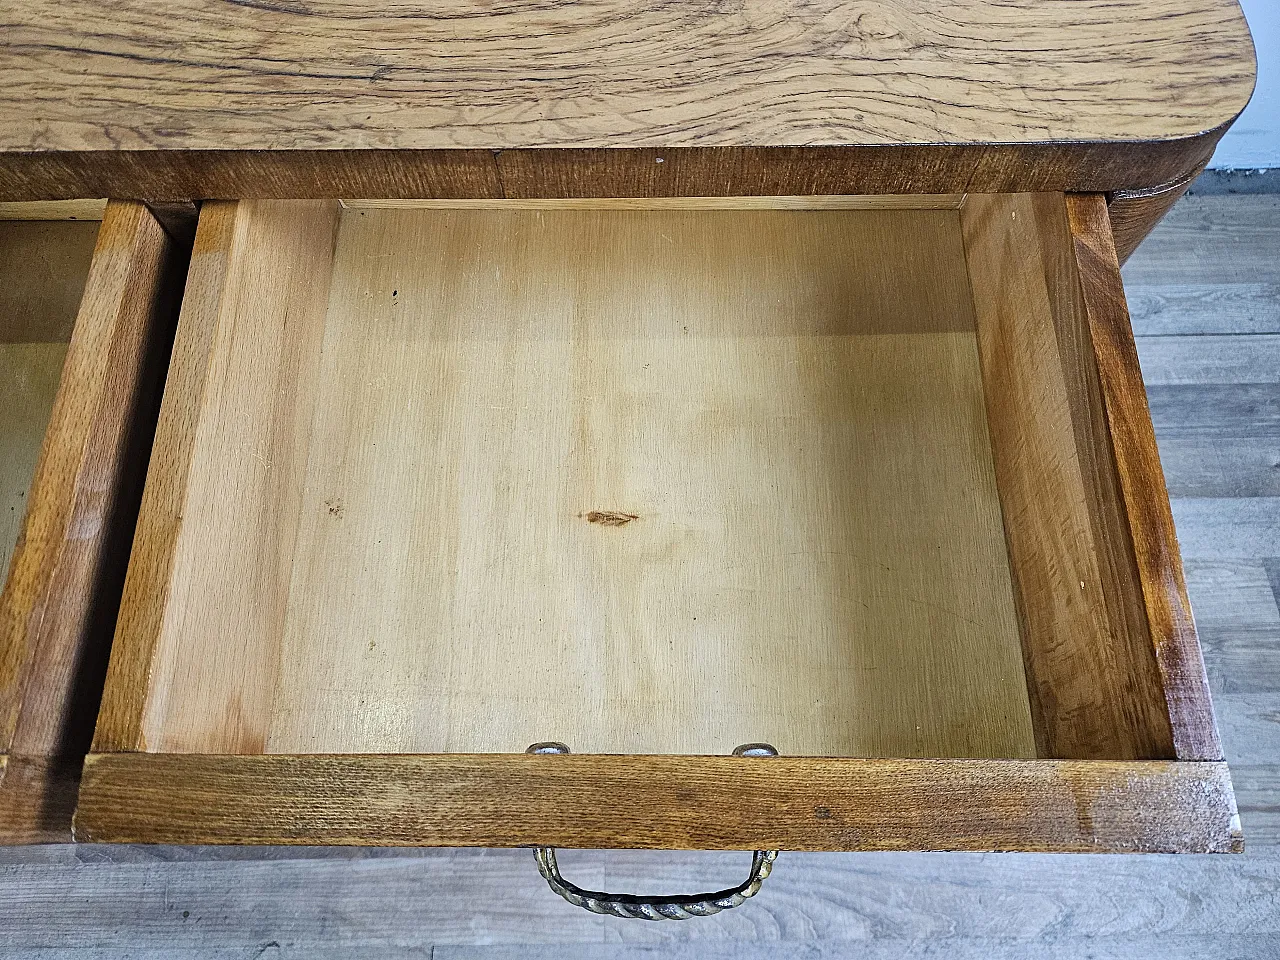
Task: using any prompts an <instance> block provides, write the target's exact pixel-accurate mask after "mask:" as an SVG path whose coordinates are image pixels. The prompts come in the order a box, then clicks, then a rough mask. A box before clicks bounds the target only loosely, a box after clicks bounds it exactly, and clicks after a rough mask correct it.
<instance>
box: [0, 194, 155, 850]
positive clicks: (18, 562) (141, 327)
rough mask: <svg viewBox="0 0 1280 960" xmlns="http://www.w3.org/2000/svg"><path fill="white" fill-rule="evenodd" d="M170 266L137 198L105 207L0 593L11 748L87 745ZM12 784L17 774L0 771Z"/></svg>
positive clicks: (0, 677)
mask: <svg viewBox="0 0 1280 960" xmlns="http://www.w3.org/2000/svg"><path fill="white" fill-rule="evenodd" d="M77 226H78V225H77ZM176 265H177V264H175V254H174V253H173V251H172V250H171V247H170V244H169V243H168V240H167V239H166V237H165V235H164V233H163V231H161V230H160V228H159V227H158V225H157V224H156V223H155V221H154V220H153V219H152V218H151V217H150V215H149V214H148V213H147V212H146V210H145V209H144V208H143V207H142V206H141V205H139V204H130V203H122V204H115V205H112V206H110V207H109V208H108V210H107V213H106V214H105V216H104V219H103V223H102V227H101V230H100V231H99V234H98V239H97V245H96V246H95V248H94V255H93V260H92V265H91V266H90V268H89V274H88V278H87V280H86V282H85V285H84V297H83V299H82V301H81V303H80V308H79V312H78V313H77V315H76V322H75V328H74V331H73V333H72V336H71V344H70V347H69V349H68V351H67V355H66V361H65V366H64V369H63V373H62V378H61V385H60V387H59V389H58V394H57V398H56V400H55V401H54V404H53V409H52V412H51V415H50V418H49V427H48V432H47V435H46V439H45V443H44V446H43V449H42V450H41V453H40V459H39V463H38V465H37V467H36V470H35V476H34V479H33V480H32V483H31V493H30V497H29V500H28V506H27V511H26V516H25V518H24V521H23V527H22V533H21V536H20V538H19V540H18V543H17V546H16V549H15V551H14V554H13V560H12V563H11V565H10V567H9V576H8V579H7V580H6V582H5V585H4V591H3V594H0V744H2V745H3V747H4V749H5V752H7V753H8V754H10V756H11V759H12V758H33V759H34V760H36V761H38V762H45V761H50V762H53V761H59V760H65V759H66V758H72V763H73V765H74V763H75V762H78V759H79V757H80V756H83V754H84V751H85V750H86V749H87V747H88V737H89V735H90V733H91V731H92V725H93V718H94V714H95V713H96V707H97V694H98V691H99V689H100V685H101V677H102V673H103V671H104V670H105V664H106V649H107V647H106V645H107V643H108V641H109V637H110V630H111V626H110V625H111V623H112V621H113V620H114V616H115V597H116V596H117V595H118V591H119V583H120V580H121V577H122V567H123V564H124V562H125V558H126V557H127V555H128V536H129V532H130V529H131V527H132V519H133V512H134V511H135V510H136V505H137V496H138V494H139V492H140V486H141V483H140V481H141V471H140V469H138V468H139V467H140V464H141V462H142V460H143V457H144V456H145V454H144V452H143V451H144V450H145V444H146V442H147V440H148V436H147V434H148V422H149V421H150V420H151V418H153V417H154V406H153V403H154V397H155V392H154V390H155V387H156V386H157V385H158V382H159V378H158V373H159V369H158V367H159V365H161V364H162V363H163V357H164V352H165V349H166V348H167V339H166V328H167V324H166V320H169V322H171V318H172V312H171V310H172V307H173V296H174V295H175V294H176V292H177V287H176V285H175V284H173V283H172V272H173V270H174V268H175V266H176ZM131 468H132V469H131ZM55 766H56V764H55ZM7 779H8V778H7V777H6V780H7ZM60 782H62V781H60V780H57V778H54V779H51V780H50V781H49V782H48V787H49V790H50V791H56V790H57V789H58V786H59V783H60ZM28 786H30V784H28ZM10 788H13V789H17V788H18V781H14V782H13V783H11V784H9V785H8V786H5V785H4V784H3V783H0V792H4V791H6V790H8V789H10ZM25 790H26V788H25V787H24V791H25ZM27 793H28V795H31V794H30V793H29V791H27ZM9 802H10V801H9V800H5V801H3V803H6V804H7V803H9ZM58 802H60V801H58V800H57V798H56V797H54V796H53V795H52V794H50V795H47V796H45V798H44V799H43V800H42V801H41V803H43V804H56V803H58ZM65 828H66V823H65V822H64V823H63V829H65ZM15 829H17V830H18V832H19V834H21V832H22V829H23V828H22V827H21V825H20V824H17V825H16V826H15ZM4 830H5V827H4V825H3V824H0V833H2V832H3V831H4Z"/></svg>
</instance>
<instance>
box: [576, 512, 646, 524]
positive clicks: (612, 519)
mask: <svg viewBox="0 0 1280 960" xmlns="http://www.w3.org/2000/svg"><path fill="white" fill-rule="evenodd" d="M639 519H640V517H639V515H638V514H634V513H622V512H621V511H618V510H592V511H591V512H590V513H588V514H587V523H598V524H600V526H602V527H625V526H626V525H627V524H628V523H630V522H631V521H632V520H639Z"/></svg>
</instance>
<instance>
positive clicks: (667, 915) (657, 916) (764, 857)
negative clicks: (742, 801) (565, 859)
mask: <svg viewBox="0 0 1280 960" xmlns="http://www.w3.org/2000/svg"><path fill="white" fill-rule="evenodd" d="M527 752H528V753H551V754H564V753H568V752H569V748H568V747H566V746H565V745H564V744H563V743H535V744H534V745H533V746H531V747H530V748H529V749H528V751H527ZM733 754H734V756H737V757H776V756H777V755H778V751H777V750H775V749H774V748H773V747H771V746H769V744H767V743H748V744H743V745H742V746H740V747H738V748H737V749H735V750H734V751H733ZM534 856H535V857H536V858H537V861H538V872H539V873H540V874H542V876H543V879H545V880H546V881H547V886H549V887H550V888H551V890H552V892H553V893H555V894H556V895H557V896H560V897H563V898H564V899H565V900H567V901H568V902H569V903H572V904H573V905H574V906H575V907H582V909H584V910H590V911H591V912H592V913H602V914H611V915H612V916H615V917H631V918H633V919H636V920H688V919H690V918H691V917H710V916H713V915H714V914H717V913H719V912H720V911H722V910H731V909H733V908H734V907H737V906H741V905H742V904H743V903H744V902H746V900H747V899H748V898H749V897H754V896H755V895H756V894H757V893H759V892H760V886H761V885H762V884H763V883H764V881H765V878H767V877H768V876H769V872H770V871H771V870H772V869H773V861H774V860H776V859H777V858H778V851H777V850H756V851H755V852H754V854H753V855H752V857H751V873H750V874H748V875H747V879H746V880H744V881H743V882H742V883H740V884H738V885H737V886H736V887H730V888H729V889H727V890H720V891H717V892H716V893H696V894H692V895H689V896H669V897H641V896H636V895H634V894H630V893H601V892H600V891H597V890H584V889H583V888H582V887H579V886H578V885H577V884H574V883H570V882H569V881H568V880H566V879H565V878H564V877H562V876H561V875H560V867H559V866H558V865H557V864H556V850H555V847H537V848H535V849H534Z"/></svg>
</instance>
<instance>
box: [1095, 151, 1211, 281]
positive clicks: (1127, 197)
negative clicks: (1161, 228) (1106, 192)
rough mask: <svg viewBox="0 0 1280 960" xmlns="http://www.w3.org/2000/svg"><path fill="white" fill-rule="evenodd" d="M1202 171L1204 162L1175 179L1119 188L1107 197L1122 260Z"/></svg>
mask: <svg viewBox="0 0 1280 960" xmlns="http://www.w3.org/2000/svg"><path fill="white" fill-rule="evenodd" d="M1203 172H1204V165H1201V166H1199V167H1196V168H1195V169H1194V170H1191V171H1190V172H1189V173H1186V174H1184V175H1183V176H1181V177H1179V178H1178V179H1177V180H1174V181H1173V182H1172V183H1164V184H1160V185H1158V186H1155V187H1147V188H1144V189H1140V190H1117V191H1115V192H1114V193H1112V194H1111V195H1110V196H1109V197H1107V215H1108V217H1109V218H1110V221H1111V234H1112V237H1113V238H1114V241H1115V247H1116V256H1117V257H1118V258H1119V260H1120V262H1121V263H1122V264H1123V263H1124V262H1125V261H1126V260H1128V259H1129V257H1130V256H1132V255H1133V251H1135V250H1136V249H1138V244H1140V243H1142V241H1143V240H1144V239H1146V237H1147V234H1149V233H1150V232H1151V231H1152V230H1153V229H1154V228H1155V225H1156V224H1157V223H1159V222H1160V221H1161V220H1162V219H1164V216H1165V214H1167V213H1168V212H1169V211H1170V210H1171V209H1173V205H1174V204H1175V203H1177V202H1178V201H1179V200H1180V199H1181V198H1182V195H1183V194H1184V193H1186V192H1187V190H1188V189H1189V188H1190V187H1191V184H1192V183H1194V182H1195V179H1196V177H1198V176H1200V174H1201V173H1203Z"/></svg>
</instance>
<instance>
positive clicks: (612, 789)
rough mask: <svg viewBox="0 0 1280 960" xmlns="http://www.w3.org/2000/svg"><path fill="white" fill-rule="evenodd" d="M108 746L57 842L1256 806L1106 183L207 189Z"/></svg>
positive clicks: (899, 823) (878, 846) (1127, 839)
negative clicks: (1236, 753) (1231, 753)
mask: <svg viewBox="0 0 1280 960" xmlns="http://www.w3.org/2000/svg"><path fill="white" fill-rule="evenodd" d="M548 741H556V742H560V743H563V744H567V745H568V746H569V747H570V748H572V750H573V753H572V754H571V755H567V756H566V755H563V754H562V753H561V754H554V753H547V752H542V753H537V754H528V753H525V750H526V748H527V747H529V746H530V745H531V744H535V743H542V742H548ZM753 742H765V743H768V744H772V745H773V746H774V747H776V748H777V750H778V751H779V752H780V754H781V756H778V757H769V756H761V755H748V756H730V754H731V753H732V752H733V750H734V748H735V747H737V746H739V745H741V744H747V743H753ZM93 749H94V753H93V754H92V755H91V756H90V757H89V758H88V760H87V763H86V766H85V776H84V781H83V785H82V789H81V796H80V805H79V810H78V813H77V816H76V835H77V838H78V839H84V840H96V841H130V842H166V843H344V844H436V845H470V844H476V845H504V846H505V845H542V846H547V845H562V846H578V847H610V846H623V847H681V848H727V849H752V848H760V849H764V848H785V849H812V850H884V849H948V850H991V849H999V850H1077V851H1078V850H1163V851H1225V850H1234V849H1238V848H1239V847H1240V844H1241V839H1240V830H1239V821H1238V818H1237V817H1236V812H1235V805H1234V799H1233V796H1232V791H1231V785H1230V780H1229V777H1228V773H1227V770H1226V767H1225V765H1224V764H1223V763H1222V762H1221V749H1220V745H1219V742H1218V738H1217V733H1216V729H1215V725H1214V720H1213V713H1212V709H1211V705H1210V702H1209V696H1208V689H1207V684H1206V682H1205V677H1204V667H1203V664H1202V661H1201V657H1200V650H1199V646H1198V643H1197V640H1196V635H1195V628H1194V624H1193V621H1192V618H1191V612H1190V609H1189V606H1188V604H1187V599H1186V591H1185V587H1184V585H1183V578H1182V571H1181V567H1180V561H1179V556H1178V548H1177V543H1176V540H1175V537H1174V532H1173V525H1172V519H1171V516H1170V512H1169V506H1168V502H1167V497H1166V494H1165V490H1164V482H1163V478H1162V475H1161V471H1160V465H1159V460H1158V458H1157V455H1156V447H1155V439H1154V435H1153V432H1152V429H1151V424H1150V420H1149V417H1148V412H1147V407H1146V400H1145V395H1144V393H1143V389H1142V384H1141V379H1140V375H1139V370H1138V364H1137V359H1136V355H1135V352H1134V349H1133V341H1132V336H1131V333H1130V330H1129V325H1128V316H1127V311H1126V307H1125V302H1124V296H1123V291H1122V288H1121V283H1120V276H1119V268H1118V265H1117V262H1116V256H1115V250H1114V246H1113V243H1112V240H1111V230H1110V224H1109V222H1108V219H1107V212H1106V207H1105V204H1104V201H1103V199H1102V198H1101V197H1095V196H1067V197H1064V196H1063V195H1062V194H1042V195H1009V196H969V197H915V198H892V197H890V198H859V197H848V198H812V199H799V198H791V199H778V200H772V199H769V198H758V199H739V200H723V201H698V200H683V201H676V200H672V201H621V200H619V201H607V200H604V201H523V202H500V201H498V202H495V201H483V202H480V201H476V202H467V201H455V202H443V201H441V202H421V203H415V202H392V201H387V202H367V203H346V204H340V203H338V202H310V201H307V202H301V201H298V202H294V201H243V202H238V203H235V202H220V203H209V204H206V205H205V207H204V208H203V209H202V212H201V215H200V224H199V229H198V232H197V235H196V240H195V251H194V254H193V260H192V265H191V270H190V274H189V278H188V281H187V287H186V294H185V298H184V301H183V305H182V314H181V319H180V322H179V325H178V332H177V339H176V343H175V347H174V355H173V362H172V365H171V367H170V369H169V374H168V381H167V386H166V389H165V395H164V400H163V406H162V409H161V414H160V421H159V427H158V431H157V434H156V442H155V447H154V451H153V454H152V458H151V465H150V468H149V473H148V477H147V482H146V490H145V493H144V495H143V500H142V507H141V513H140V515H139V518H138V525H137V533H136V539H135V541H134V544H133V552H132V557H131V559H130V563H129V569H128V575H127V579H126V582H125V584H124V595H123V601H122V603H121V607H120V616H119V621H118V624H117V629H116V634H115V642H114V648H113V650H112V653H111V664H110V670H109V673H108V677H107V683H106V690H105V694H104V696H103V701H102V707H101V712H100V715H99V719H98V725H97V732H96V737H95V741H94V748H93ZM761 752H763V751H755V753H757V754H759V753H761Z"/></svg>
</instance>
